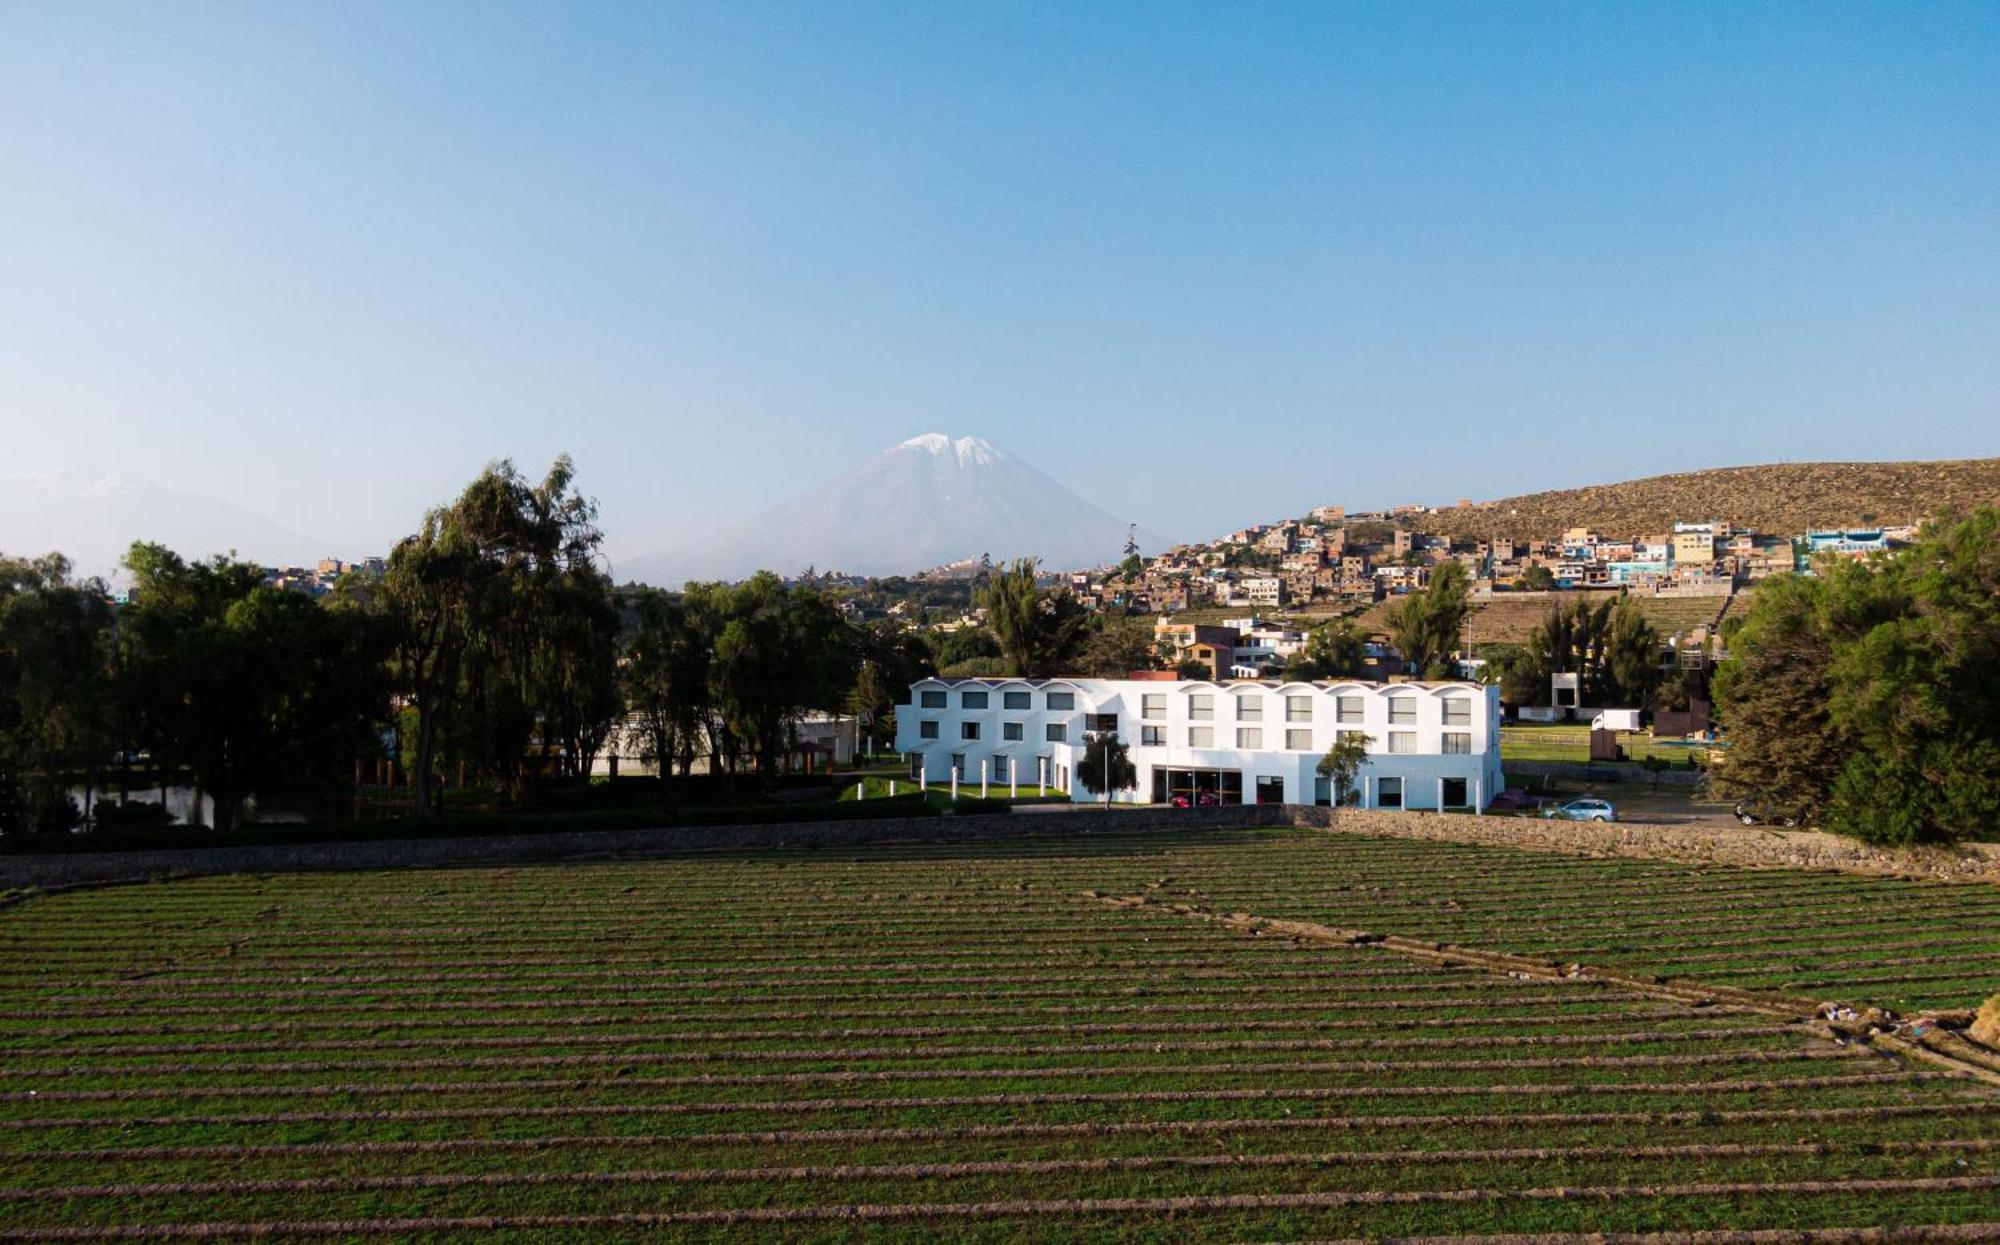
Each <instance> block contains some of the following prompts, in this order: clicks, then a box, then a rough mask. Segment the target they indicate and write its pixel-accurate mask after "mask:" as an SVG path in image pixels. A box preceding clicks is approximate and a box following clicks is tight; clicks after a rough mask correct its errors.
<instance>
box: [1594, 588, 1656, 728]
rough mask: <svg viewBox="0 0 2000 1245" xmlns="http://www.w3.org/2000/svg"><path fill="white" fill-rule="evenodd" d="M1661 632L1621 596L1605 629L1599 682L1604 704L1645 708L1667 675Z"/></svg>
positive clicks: (1598, 676) (1641, 612)
mask: <svg viewBox="0 0 2000 1245" xmlns="http://www.w3.org/2000/svg"><path fill="white" fill-rule="evenodd" d="M1661 649H1662V646H1661V643H1660V633H1659V632H1657V631H1655V630H1654V629H1653V624H1652V623H1650V622H1648V621H1646V615H1645V612H1644V611H1642V610H1641V609H1640V608H1639V607H1638V605H1637V604H1635V603H1634V602H1633V601H1632V599H1631V598H1630V597H1624V596H1621V597H1619V598H1618V604H1617V607H1616V608H1614V609H1613V610H1612V611H1611V617H1610V621H1609V625H1608V626H1607V627H1606V628H1605V632H1604V644H1603V657H1602V661H1601V665H1600V669H1599V670H1598V671H1597V677H1596V683H1597V685H1598V687H1599V696H1600V697H1601V699H1600V700H1599V701H1598V702H1597V703H1599V704H1603V705H1607V706H1610V705H1618V706H1627V707H1631V708H1644V707H1646V705H1648V704H1649V703H1650V702H1651V701H1652V698H1653V693H1654V692H1655V691H1656V690H1658V688H1659V686H1660V681H1661V679H1662V678H1663V677H1664V676H1663V672H1662V670H1661V667H1660V654H1661Z"/></svg>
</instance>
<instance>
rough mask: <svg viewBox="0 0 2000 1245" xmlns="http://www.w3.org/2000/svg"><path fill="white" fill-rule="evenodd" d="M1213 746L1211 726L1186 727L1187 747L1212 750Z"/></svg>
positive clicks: (1213, 738) (1213, 732) (1213, 739)
mask: <svg viewBox="0 0 2000 1245" xmlns="http://www.w3.org/2000/svg"><path fill="white" fill-rule="evenodd" d="M1214 746H1215V728H1214V727H1213V726H1190V727H1188V747H1190V748H1213V747H1214Z"/></svg>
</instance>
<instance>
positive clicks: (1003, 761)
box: [993, 757, 1007, 782]
mask: <svg viewBox="0 0 2000 1245" xmlns="http://www.w3.org/2000/svg"><path fill="white" fill-rule="evenodd" d="M993 781H994V782H1006V781H1007V758H1006V757H994V758H993Z"/></svg>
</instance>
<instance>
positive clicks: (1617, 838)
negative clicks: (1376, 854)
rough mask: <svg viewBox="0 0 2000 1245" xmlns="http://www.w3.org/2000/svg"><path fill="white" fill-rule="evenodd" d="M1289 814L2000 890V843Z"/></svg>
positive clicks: (1409, 833) (1388, 829) (1325, 821)
mask: <svg viewBox="0 0 2000 1245" xmlns="http://www.w3.org/2000/svg"><path fill="white" fill-rule="evenodd" d="M1289 811H1290V812H1291V813H1292V814H1293V816H1292V822H1293V824H1294V825H1302V826H1314V827H1317V828H1320V829H1327V830H1335V831H1340V832H1343V833H1359V834H1388V835H1395V836H1397V837H1399V838H1406V839H1431V840H1436V841H1441V842H1451V843H1481V844H1488V845H1491V846H1496V847H1518V848H1526V849H1529V850H1531V851H1544V852H1564V853H1568V854H1572V855H1577V856H1596V857H1603V856H1634V857H1641V858H1644V859H1649V860H1675V861H1687V862H1690V863H1695V864H1716V865H1737V866H1742V867H1747V868H1753V869H1756V868H1782V869H1835V870H1839V871H1841V872H1844V873H1867V874H1891V875H1895V876H1899V877H1922V878H1936V879H1943V880H1949V881H1972V882H2000V844H1993V843H1971V844H1966V845H1965V846H1963V847H1961V848H1958V849H1956V850H1950V849H1945V848H1893V847H1873V846H1870V845H1869V844H1867V843H1862V842H1859V841H1857V840H1854V839H1849V838H1843V837H1841V836H1840V835H1835V834H1827V833H1825V832H1824V831H1820V830H1777V829H1772V828H1768V827H1762V826H1758V827H1747V826H1727V827H1712V826H1678V825H1673V826H1670V825H1657V824H1653V823H1650V822H1619V823H1616V824H1613V825H1599V824H1596V823H1593V822H1583V821H1542V820H1539V819H1537V818H1530V817H1468V816H1464V815H1462V814H1448V815H1443V816H1440V815H1439V814H1436V813H1405V812H1390V811H1384V810H1382V809H1340V810H1339V811H1338V812H1336V811H1335V810H1333V809H1327V808H1297V809H1292V810H1289Z"/></svg>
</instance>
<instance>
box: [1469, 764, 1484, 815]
mask: <svg viewBox="0 0 2000 1245" xmlns="http://www.w3.org/2000/svg"><path fill="white" fill-rule="evenodd" d="M1472 815H1473V816H1474V817H1484V816H1486V775H1484V774H1476V775H1474V776H1473V779H1472Z"/></svg>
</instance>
